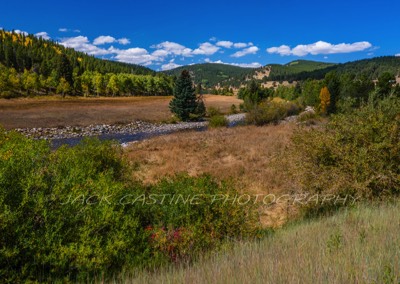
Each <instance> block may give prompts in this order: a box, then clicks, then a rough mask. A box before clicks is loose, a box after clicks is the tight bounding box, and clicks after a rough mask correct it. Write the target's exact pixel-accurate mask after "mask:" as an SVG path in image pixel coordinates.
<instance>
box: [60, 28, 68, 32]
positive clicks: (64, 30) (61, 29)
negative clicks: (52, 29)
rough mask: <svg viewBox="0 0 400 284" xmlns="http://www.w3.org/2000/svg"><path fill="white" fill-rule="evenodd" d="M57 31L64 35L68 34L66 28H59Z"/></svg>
mask: <svg viewBox="0 0 400 284" xmlns="http://www.w3.org/2000/svg"><path fill="white" fill-rule="evenodd" d="M58 31H59V32H62V33H66V32H68V29H66V28H59V29H58Z"/></svg>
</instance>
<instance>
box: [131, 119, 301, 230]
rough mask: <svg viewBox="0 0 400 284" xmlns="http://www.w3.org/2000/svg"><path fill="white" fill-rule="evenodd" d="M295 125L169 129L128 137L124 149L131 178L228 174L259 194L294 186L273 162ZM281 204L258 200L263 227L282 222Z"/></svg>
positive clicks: (225, 177) (244, 190) (151, 179)
mask: <svg viewBox="0 0 400 284" xmlns="http://www.w3.org/2000/svg"><path fill="white" fill-rule="evenodd" d="M295 128H296V126H295V125H294V124H281V125H271V126H264V127H256V126H243V127H235V128H218V129H212V130H208V131H204V132H194V131H191V132H183V133H175V134H171V135H166V136H160V137H156V138H153V139H150V140H146V141H142V142H138V143H134V144H132V145H130V146H129V147H128V148H127V149H126V153H127V156H128V159H129V160H130V161H131V163H132V164H133V165H135V168H136V170H135V171H134V175H135V178H139V179H141V180H143V181H144V182H147V183H153V182H155V181H157V180H158V179H160V178H162V177H165V176H167V175H174V174H177V173H181V172H187V173H189V175H192V176H197V175H201V174H210V175H212V176H214V177H215V178H217V179H219V180H231V182H232V183H233V185H234V186H235V187H236V188H237V189H238V190H239V191H240V192H241V193H243V194H249V195H251V196H252V197H254V196H256V195H257V194H258V195H260V196H261V197H260V199H261V198H262V197H264V196H265V195H268V194H285V193H288V192H289V191H291V190H292V189H293V187H294V185H293V184H292V183H291V181H290V179H288V177H287V174H286V172H285V171H284V170H283V169H280V168H279V167H277V166H276V165H277V164H278V163H280V162H281V161H280V159H281V156H282V154H283V152H284V151H285V149H286V147H288V145H289V143H290V137H291V135H292V133H293V131H294V129H295ZM268 205H269V204H268ZM286 206H287V205H286V204H272V205H271V206H268V207H265V206H262V207H261V208H260V219H261V223H262V224H263V225H264V226H267V227H270V226H280V225H282V224H283V223H284V222H285V221H286V220H287V218H288V213H290V212H288V208H287V207H286ZM292 213H295V212H292Z"/></svg>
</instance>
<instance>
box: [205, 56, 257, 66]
mask: <svg viewBox="0 0 400 284" xmlns="http://www.w3.org/2000/svg"><path fill="white" fill-rule="evenodd" d="M204 61H205V62H206V63H216V64H226V65H233V66H238V67H243V68H259V67H261V66H262V64H261V63H258V62H253V63H227V62H223V61H222V60H217V61H211V60H210V58H206V59H205V60H204Z"/></svg>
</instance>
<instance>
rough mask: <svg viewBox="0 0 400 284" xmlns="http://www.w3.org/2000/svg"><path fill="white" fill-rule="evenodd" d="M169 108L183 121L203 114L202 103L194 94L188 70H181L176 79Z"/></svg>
mask: <svg viewBox="0 0 400 284" xmlns="http://www.w3.org/2000/svg"><path fill="white" fill-rule="evenodd" d="M169 108H170V110H171V112H172V113H174V114H175V115H176V116H177V117H178V118H179V119H181V120H183V121H188V120H192V119H194V118H198V117H200V116H202V115H203V114H204V111H205V108H204V103H203V102H202V100H200V99H199V98H198V97H197V96H196V93H195V89H194V85H193V81H192V78H191V76H190V74H189V71H187V70H183V71H182V73H181V75H180V76H179V78H178V79H177V80H176V82H175V89H174V97H173V99H172V100H171V102H170V103H169Z"/></svg>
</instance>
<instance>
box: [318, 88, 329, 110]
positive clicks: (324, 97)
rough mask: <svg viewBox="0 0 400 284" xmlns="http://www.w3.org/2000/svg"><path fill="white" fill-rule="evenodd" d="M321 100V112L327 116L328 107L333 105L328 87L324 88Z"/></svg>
mask: <svg viewBox="0 0 400 284" xmlns="http://www.w3.org/2000/svg"><path fill="white" fill-rule="evenodd" d="M319 98H320V100H321V112H322V113H324V114H326V112H327V110H328V106H329V104H330V103H331V94H330V93H329V90H328V88H327V87H323V88H322V89H321V92H320V94H319Z"/></svg>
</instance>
